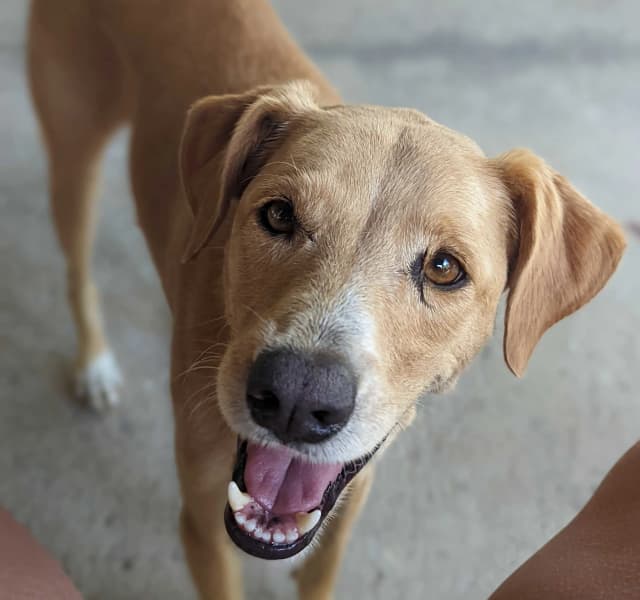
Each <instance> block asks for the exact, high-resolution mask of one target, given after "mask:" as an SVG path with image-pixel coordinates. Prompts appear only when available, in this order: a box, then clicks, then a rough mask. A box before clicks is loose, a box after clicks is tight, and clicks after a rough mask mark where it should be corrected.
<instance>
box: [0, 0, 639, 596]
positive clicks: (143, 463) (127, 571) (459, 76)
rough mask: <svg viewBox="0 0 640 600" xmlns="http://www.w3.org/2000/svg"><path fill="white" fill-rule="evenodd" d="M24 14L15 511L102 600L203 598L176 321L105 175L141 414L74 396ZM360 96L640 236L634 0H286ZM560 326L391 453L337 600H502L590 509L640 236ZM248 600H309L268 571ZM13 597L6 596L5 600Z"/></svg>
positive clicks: (129, 400)
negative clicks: (409, 114) (87, 407)
mask: <svg viewBox="0 0 640 600" xmlns="http://www.w3.org/2000/svg"><path fill="white" fill-rule="evenodd" d="M25 4H26V3H25V2H24V0H3V2H2V3H1V4H0V133H1V138H0V139H1V140H2V147H1V148H0V449H1V450H0V503H2V504H3V505H6V506H7V507H8V508H9V509H11V510H12V511H13V512H14V513H15V515H16V516H17V517H18V518H19V519H20V520H22V521H23V522H24V523H26V524H27V525H28V526H29V527H31V528H32V530H33V531H34V533H35V534H36V535H37V536H38V537H39V538H40V539H41V540H42V541H43V542H44V543H45V544H46V545H47V546H48V547H49V548H50V549H51V550H52V552H53V553H54V554H55V555H56V556H57V557H58V558H59V559H60V560H61V561H62V562H63V564H64V565H65V567H66V569H67V570H68V571H69V573H70V574H71V575H72V577H73V578H74V579H75V581H76V582H77V584H78V586H79V587H80V589H81V590H82V592H83V594H84V595H85V596H86V598H88V599H95V600H98V599H100V600H132V599H136V600H137V599H147V598H148V599H154V600H164V599H166V600H168V599H174V598H190V597H192V591H191V588H190V583H189V580H188V577H187V574H186V572H185V567H184V560H183V556H182V551H181V548H180V545H179V543H178V538H177V535H176V514H177V510H178V506H179V500H178V495H177V489H176V482H175V472H174V466H173V457H172V429H171V418H170V409H169V401H168V395H167V330H168V326H167V311H166V309H165V306H164V302H163V300H162V298H161V295H160V288H159V286H158V282H157V279H156V276H155V274H154V272H153V269H152V267H151V265H150V262H149V259H148V255H147V252H146V249H145V247H144V244H143V241H142V238H141V235H140V232H139V231H138V230H137V229H136V226H135V220H134V218H133V212H132V208H131V202H130V193H129V187H128V183H127V181H126V166H125V163H126V135H124V134H123V135H121V136H120V137H119V138H118V139H117V140H116V142H115V143H114V144H113V146H112V147H111V149H110V151H109V153H108V157H107V161H106V182H105V186H104V187H105V194H104V195H105V196H106V198H105V201H104V203H103V209H102V211H103V219H102V224H101V226H100V232H99V241H98V247H97V254H96V259H95V264H96V271H97V277H98V280H99V282H100V284H101V286H102V288H103V290H104V305H105V310H106V314H107V319H108V329H109V332H110V335H111V339H112V341H113V345H114V347H115V349H116V351H117V354H118V355H119V357H120V360H121V363H122V364H123V366H124V368H125V371H126V376H127V387H126V395H125V402H124V403H123V405H122V406H121V408H119V410H118V411H117V412H115V413H114V414H112V415H110V416H108V417H106V418H104V419H100V418H97V417H95V416H92V415H90V414H86V413H85V412H84V411H83V410H81V409H80V408H79V407H77V406H75V405H74V404H72V403H71V402H69V401H68V376H67V373H68V368H69V365H70V361H71V360H72V356H73V346H74V338H73V332H72V329H71V323H70V318H69V315H68V311H67V307H66V304H65V291H64V285H63V265H62V261H61V258H60V255H59V253H58V251H57V248H56V244H55V242H54V237H53V234H52V229H51V226H50V223H49V220H48V209H47V200H46V194H45V186H46V183H45V170H44V163H43V156H42V151H41V149H40V146H39V144H38V140H37V135H36V128H35V125H34V120H33V117H32V113H31V108H30V105H29V100H28V96H27V92H26V89H25V81H24V75H23V60H24V58H23V24H24V13H25ZM276 5H277V8H278V9H279V11H280V13H281V14H282V16H283V18H284V20H285V21H286V23H287V24H288V25H289V27H290V28H291V29H292V30H293V31H294V33H295V34H296V35H297V37H298V39H299V40H300V41H301V43H302V44H303V45H304V46H305V47H306V48H307V49H308V50H309V52H310V53H311V55H312V56H313V57H314V58H315V59H316V60H317V61H318V63H319V64H320V65H321V66H322V68H323V69H324V70H325V71H326V72H327V73H328V74H329V76H330V77H331V78H332V79H333V81H334V82H335V83H336V84H337V86H338V87H339V88H340V89H341V90H342V91H343V93H344V95H345V97H346V98H348V99H349V100H350V101H363V102H369V103H378V104H392V105H407V106H413V107H417V108H419V109H422V110H424V111H426V112H427V113H428V114H430V115H431V116H432V117H434V118H436V119H438V120H440V121H442V122H444V123H446V124H447V125H449V126H452V127H454V128H457V129H460V130H461V131H463V132H465V133H467V134H468V135H470V136H471V137H473V138H475V139H476V140H477V141H478V142H479V143H480V144H481V145H482V146H483V147H484V148H485V150H486V151H487V153H489V154H492V153H498V152H500V151H503V150H505V149H507V148H509V147H511V146H515V145H526V146H529V147H531V148H533V149H535V150H536V151H538V152H539V153H541V154H542V155H543V156H545V157H546V158H547V159H548V160H549V161H550V162H551V163H552V164H553V165H554V166H556V167H557V168H558V169H559V170H560V171H562V172H563V173H565V174H566V175H567V176H568V177H570V178H571V179H572V180H573V181H574V182H575V183H576V184H577V185H578V186H579V187H580V188H581V189H582V190H583V191H584V192H585V193H586V194H587V195H588V196H590V197H591V198H592V199H593V200H594V201H596V202H597V203H598V204H600V205H601V206H602V207H603V208H605V209H606V210H608V211H609V212H610V213H612V214H613V215H615V216H616V217H618V218H619V219H620V220H621V221H622V222H624V223H629V222H633V221H634V220H635V221H636V222H637V221H640V208H639V205H638V189H640V160H639V157H640V148H639V142H640V126H639V124H640V85H639V83H638V82H639V81H640V30H639V29H638V27H637V24H638V21H639V19H640V5H638V3H637V2H635V1H634V0H627V1H612V0H608V1H607V2H604V1H603V0H566V1H565V2H562V3H559V2H554V1H552V0H542V1H540V2H535V3H533V2H528V3H515V2H512V1H508V0H485V1H483V2H481V3H479V2H474V1H473V0H453V1H450V2H445V1H444V0H432V1H429V2H423V1H422V0H400V1H397V2H383V1H382V0H375V1H373V0H340V1H338V0H327V1H325V2H313V1H311V0H277V2H276ZM638 241H639V240H638V239H637V238H635V239H634V237H633V236H632V235H630V245H629V250H628V252H627V254H626V257H625V258H624V260H623V262H622V265H621V267H620V269H619V270H618V272H617V274H616V275H615V276H614V278H613V279H612V281H611V283H610V284H609V285H608V287H607V288H606V290H605V291H604V292H603V293H602V294H601V295H600V296H599V297H598V298H597V299H596V300H595V301H594V302H592V303H591V304H590V305H589V306H588V307H587V308H585V309H583V310H582V311H581V312H579V314H577V315H576V316H574V317H572V318H570V319H568V320H566V321H564V322H563V323H562V324H560V325H559V326H557V327H556V328H555V329H554V330H553V331H552V332H550V333H549V334H548V335H547V336H546V337H545V339H544V340H543V342H542V343H541V344H540V346H539V347H538V350H537V352H536V354H535V356H534V359H533V361H532V363H531V366H530V369H529V372H528V374H527V376H526V378H525V379H524V380H522V381H517V380H515V379H514V378H512V377H511V376H510V375H509V374H508V372H507V370H506V368H505V367H504V365H503V363H502V359H501V351H500V339H499V338H500V331H497V332H496V337H495V339H494V341H493V343H492V344H491V345H490V346H489V347H488V348H487V349H486V350H485V351H484V352H483V353H482V355H481V356H480V358H479V359H478V360H477V361H476V362H475V364H474V365H473V366H472V367H471V368H470V369H469V371H468V373H467V374H466V376H465V377H464V378H463V380H462V381H461V383H460V384H459V385H458V387H457V389H456V390H455V391H454V392H453V393H450V394H448V395H446V396H442V397H434V398H432V399H431V400H430V401H429V403H428V405H427V406H424V407H423V408H422V409H421V411H420V415H419V417H418V419H417V421H416V423H415V425H414V426H413V428H412V429H411V430H410V431H408V432H407V433H406V434H405V435H404V436H403V437H402V438H401V439H400V440H399V441H398V442H397V444H396V445H395V446H394V447H393V448H392V449H391V450H390V451H389V452H388V453H387V455H386V456H385V457H384V460H383V461H382V463H381V465H380V468H379V476H378V479H377V482H376V484H375V488H374V490H373V493H372V496H371V500H370V502H369V505H368V507H367V509H366V511H365V514H364V516H363V518H362V520H361V521H360V523H359V525H358V527H357V528H356V531H355V534H354V538H353V541H352V543H351V545H350V547H349V550H348V553H347V556H346V560H345V563H344V568H343V570H342V575H341V578H340V583H339V587H338V597H339V598H355V597H361V598H365V597H366V598H372V599H388V598H399V597H403V598H421V599H422V598H428V599H431V598H433V599H437V600H454V599H456V600H458V599H473V598H478V599H480V598H483V597H486V595H487V594H488V593H489V592H490V591H491V590H492V589H493V588H494V587H495V586H496V585H497V584H498V583H499V582H500V580H501V579H502V578H503V577H505V576H506V575H507V574H508V573H509V572H510V571H511V570H512V569H513V568H514V567H515V566H516V565H517V564H518V563H520V562H521V561H522V560H523V559H524V558H525V557H526V556H528V555H529V554H530V553H531V552H532V551H533V550H534V549H536V548H537V547H538V546H539V545H540V544H541V543H542V542H544V541H545V540H546V539H547V538H548V537H549V536H550V535H551V534H553V533H554V532H555V531H556V530H557V529H558V528H559V527H561V526H562V525H563V524H564V523H566V522H567V520H568V519H569V518H570V516H571V515H572V514H573V513H574V512H575V511H576V510H578V509H579V507H580V506H581V505H582V504H583V502H584V501H585V500H586V498H587V497H588V496H589V494H590V493H591V491H592V490H593V489H594V486H595V485H596V484H597V482H598V481H599V480H600V478H601V477H602V476H603V474H604V473H605V471H606V470H607V468H608V467H609V466H610V465H611V464H612V462H613V461H614V460H615V459H616V457H617V456H618V455H620V454H621V453H622V452H623V451H624V450H625V448H626V447H628V446H629V445H630V444H631V443H632V442H633V441H634V440H635V439H637V438H638V435H639V431H640V425H639V424H640V398H639V394H638V383H639V366H640V365H639V359H640V336H639V335H638V332H639V327H640V302H639V301H638V297H639V296H640V269H639V267H638V265H639V264H640V244H639V243H638ZM251 567H252V568H251V570H249V571H248V575H247V582H248V583H247V588H248V591H249V597H253V598H263V599H267V598H291V597H292V594H293V588H292V585H291V583H290V582H289V580H288V579H287V577H286V573H285V571H284V570H283V569H282V568H278V567H275V568H272V567H268V566H266V565H265V564H263V563H259V562H258V561H255V563H253V564H252V565H251ZM0 597H1V592H0Z"/></svg>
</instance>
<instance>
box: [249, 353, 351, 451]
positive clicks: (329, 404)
mask: <svg viewBox="0 0 640 600" xmlns="http://www.w3.org/2000/svg"><path fill="white" fill-rule="evenodd" d="M356 388H357V384H356V378H355V375H354V374H353V372H352V370H351V369H350V368H349V366H348V365H346V364H345V363H344V362H342V361H340V360H339V359H337V358H336V357H333V356H330V355H326V354H317V355H305V354H300V353H296V352H291V351H289V350H272V351H269V352H263V353H262V354H260V355H259V356H258V358H257V359H256V361H255V363H254V364H253V367H252V368H251V371H250V373H249V380H248V382H247V404H248V405H249V410H250V412H251V416H252V417H253V420H254V421H255V422H256V423H257V424H258V425H261V426H262V427H265V428H266V429H269V430H270V431H272V432H273V433H274V434H275V435H276V436H277V437H278V439H280V440H281V441H283V442H308V443H317V442H321V441H322V440H325V439H327V438H328V437H330V436H332V435H333V434H335V433H337V432H338V431H340V429H342V428H343V427H344V425H345V424H346V423H347V421H348V420H349V417H350V416H351V413H352V412H353V407H354V404H355V398H356Z"/></svg>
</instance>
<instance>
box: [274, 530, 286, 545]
mask: <svg viewBox="0 0 640 600" xmlns="http://www.w3.org/2000/svg"><path fill="white" fill-rule="evenodd" d="M285 539H286V538H285V535H284V533H282V531H280V530H279V529H277V530H276V531H274V532H273V541H274V542H275V543H276V544H282V542H284V540H285Z"/></svg>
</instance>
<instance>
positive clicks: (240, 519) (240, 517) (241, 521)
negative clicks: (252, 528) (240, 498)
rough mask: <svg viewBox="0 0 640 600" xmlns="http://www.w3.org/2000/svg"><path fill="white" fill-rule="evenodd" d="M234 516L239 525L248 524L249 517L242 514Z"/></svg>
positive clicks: (238, 513)
mask: <svg viewBox="0 0 640 600" xmlns="http://www.w3.org/2000/svg"><path fill="white" fill-rule="evenodd" d="M233 516H234V517H235V518H236V523H237V524H238V525H244V524H245V523H246V522H247V517H246V516H245V515H243V514H242V513H241V512H237V513H234V515H233Z"/></svg>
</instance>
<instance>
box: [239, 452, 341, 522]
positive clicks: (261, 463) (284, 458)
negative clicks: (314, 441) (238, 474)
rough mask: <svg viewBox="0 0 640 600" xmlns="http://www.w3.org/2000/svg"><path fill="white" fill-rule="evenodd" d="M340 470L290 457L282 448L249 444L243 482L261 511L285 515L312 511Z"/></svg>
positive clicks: (328, 465)
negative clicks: (265, 510)
mask: <svg viewBox="0 0 640 600" xmlns="http://www.w3.org/2000/svg"><path fill="white" fill-rule="evenodd" d="M340 471H342V465H330V464H320V465H316V464H311V463H308V462H304V461H302V460H301V459H300V458H294V456H293V454H292V453H291V452H290V451H289V450H288V449H287V448H285V447H284V446H279V447H277V448H266V447H264V446H257V445H255V444H252V443H250V444H249V445H248V447H247V463H246V465H245V469H244V483H245V485H246V486H247V492H249V494H251V496H253V498H255V499H256V500H257V501H258V502H259V503H260V504H261V505H262V506H263V507H264V508H266V509H267V510H269V511H271V512H272V513H273V514H275V515H286V514H291V513H296V512H309V511H311V510H313V509H314V508H316V507H317V506H318V505H319V504H320V502H321V501H322V496H323V494H324V491H325V490H326V489H327V486H328V485H329V484H330V483H331V482H332V481H334V480H335V479H336V477H337V476H338V475H339V473H340Z"/></svg>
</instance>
